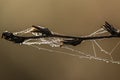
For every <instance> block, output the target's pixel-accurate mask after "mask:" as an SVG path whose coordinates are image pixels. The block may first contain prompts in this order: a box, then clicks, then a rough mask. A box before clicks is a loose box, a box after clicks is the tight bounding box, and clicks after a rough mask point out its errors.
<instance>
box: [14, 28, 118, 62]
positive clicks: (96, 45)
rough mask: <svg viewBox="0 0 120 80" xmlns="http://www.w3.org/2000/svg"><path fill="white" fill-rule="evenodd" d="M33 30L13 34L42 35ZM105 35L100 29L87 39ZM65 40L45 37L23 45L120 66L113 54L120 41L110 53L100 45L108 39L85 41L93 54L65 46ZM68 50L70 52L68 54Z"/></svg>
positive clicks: (104, 31)
mask: <svg viewBox="0 0 120 80" xmlns="http://www.w3.org/2000/svg"><path fill="white" fill-rule="evenodd" d="M33 30H34V28H32V27H31V28H27V29H25V30H22V31H19V32H14V33H13V34H14V35H19V34H20V35H24V34H28V33H30V34H32V35H34V36H40V35H42V34H41V33H36V32H32V31H33ZM52 33H54V34H59V33H55V32H52ZM103 34H107V31H106V30H105V29H104V28H100V29H98V30H96V31H95V32H93V33H91V34H90V35H87V36H86V37H88V36H96V35H103ZM62 35H63V34H62ZM63 40H64V39H63V38H58V37H45V38H38V39H28V40H25V41H24V42H23V43H21V44H23V45H28V46H32V47H34V48H37V49H38V50H45V51H48V52H55V53H62V54H65V55H70V56H73V57H78V58H85V59H89V60H91V59H94V60H98V61H104V62H106V63H109V62H111V63H116V64H120V61H118V60H115V58H114V57H113V54H114V53H113V52H114V51H115V50H116V49H117V48H118V47H119V45H120V41H118V42H117V43H116V44H115V45H114V46H113V47H112V49H110V50H109V51H108V50H106V49H104V47H102V43H100V41H101V42H103V41H104V40H106V39H100V40H88V41H83V42H82V43H81V44H84V43H88V42H89V43H90V45H89V46H90V48H91V49H90V50H91V52H90V51H88V52H84V51H82V49H81V50H78V49H74V47H72V46H68V45H63V43H62V41H63ZM41 45H50V46H51V47H53V49H50V48H49V49H48V48H45V47H41ZM61 45H62V46H61ZM82 46H83V45H80V47H82ZM75 47H76V46H75ZM78 47H79V46H78ZM78 47H77V48H78ZM58 48H60V49H64V50H65V51H63V50H56V49H58ZM66 50H67V51H69V52H67V51H66ZM85 51H87V50H85ZM91 53H92V54H91ZM100 54H104V55H105V56H107V57H103V56H104V55H103V56H99V55H100Z"/></svg>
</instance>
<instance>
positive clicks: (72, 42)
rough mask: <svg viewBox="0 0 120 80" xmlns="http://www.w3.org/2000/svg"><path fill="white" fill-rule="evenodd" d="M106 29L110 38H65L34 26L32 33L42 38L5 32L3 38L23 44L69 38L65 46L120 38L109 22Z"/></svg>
mask: <svg viewBox="0 0 120 80" xmlns="http://www.w3.org/2000/svg"><path fill="white" fill-rule="evenodd" d="M103 26H104V28H105V29H106V30H107V31H108V32H109V33H110V34H111V35H108V36H90V37H75V36H64V35H58V34H52V32H51V31H50V30H49V29H48V28H44V27H41V26H32V27H34V28H35V29H36V30H34V31H32V32H37V33H42V35H41V36H30V37H23V36H16V35H13V33H11V32H3V33H2V38H4V39H6V40H8V41H12V42H14V43H22V42H24V41H25V40H27V39H37V38H45V37H59V38H67V39H65V40H64V41H63V44H68V45H73V46H76V45H78V44H80V43H81V42H82V41H83V40H95V39H104V38H120V31H119V30H118V29H116V28H114V27H113V26H112V25H110V24H109V23H108V22H105V24H104V25H103Z"/></svg>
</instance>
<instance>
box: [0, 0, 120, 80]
mask: <svg viewBox="0 0 120 80" xmlns="http://www.w3.org/2000/svg"><path fill="white" fill-rule="evenodd" d="M104 21H108V22H110V23H111V24H113V25H114V26H116V27H117V28H119V29H120V0H0V34H2V32H3V31H5V30H8V31H11V32H15V31H20V30H23V29H26V28H28V27H30V26H31V25H33V24H34V25H42V26H46V27H48V28H49V29H51V30H52V31H55V32H58V33H62V34H66V35H76V36H81V35H87V34H90V33H92V32H93V31H95V30H97V29H99V28H100V27H101V25H103V24H104ZM119 40H120V39H112V40H105V41H103V47H104V48H105V49H107V50H110V49H111V48H112V47H114V45H115V43H116V42H117V41H119ZM101 43H102V42H101ZM83 45H84V46H83ZM85 46H87V44H84V43H83V44H81V45H80V46H77V47H76V48H78V49H81V50H82V51H86V52H87V51H88V50H89V49H90V48H89V47H86V48H84V47H85ZM47 48H49V46H47ZM97 54H99V51H98V52H97ZM113 57H114V59H116V60H120V46H119V47H118V48H117V49H116V50H115V51H114V53H113ZM0 80H120V65H117V64H112V63H108V64H107V63H105V62H102V61H96V60H88V59H80V58H78V57H72V56H68V55H64V54H58V53H55V52H48V51H43V50H38V49H36V48H32V47H29V46H25V45H18V44H14V43H12V42H8V41H6V40H4V39H0Z"/></svg>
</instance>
